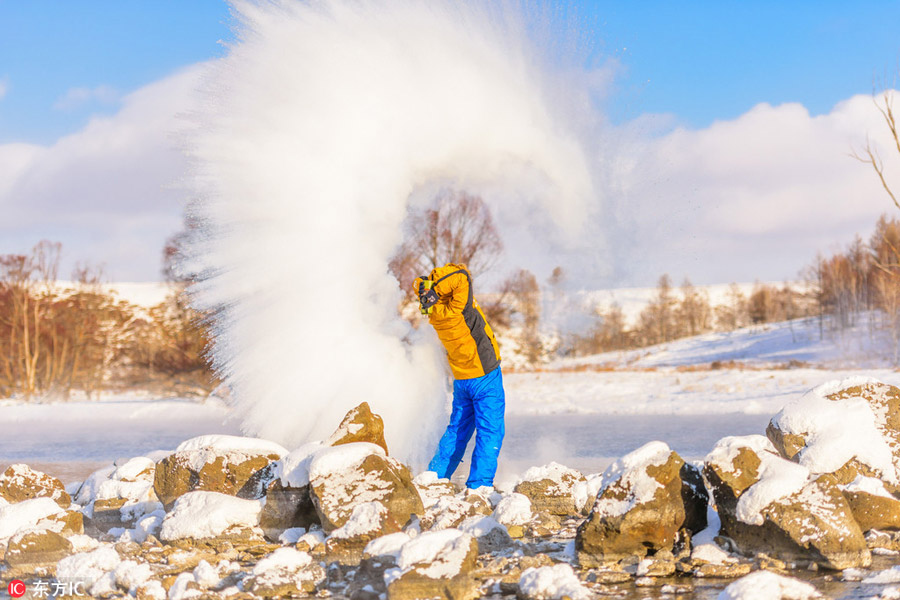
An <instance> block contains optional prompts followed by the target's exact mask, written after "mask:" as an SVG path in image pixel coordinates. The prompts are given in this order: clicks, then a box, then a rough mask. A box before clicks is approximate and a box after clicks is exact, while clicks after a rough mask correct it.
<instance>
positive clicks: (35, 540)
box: [4, 529, 74, 567]
mask: <svg viewBox="0 0 900 600" xmlns="http://www.w3.org/2000/svg"><path fill="white" fill-rule="evenodd" d="M73 552H74V550H73V548H72V543H71V542H70V541H69V540H67V539H66V538H65V537H63V536H62V535H60V534H59V533H56V532H55V531H51V530H49V529H45V530H43V531H26V532H24V533H19V534H16V535H14V536H13V537H12V538H10V540H9V543H8V544H7V547H6V555H5V556H4V560H5V561H6V564H8V565H9V566H10V567H23V566H25V565H48V564H56V563H57V562H59V561H60V560H62V559H63V558H65V557H66V556H69V555H70V554H72V553H73Z"/></svg>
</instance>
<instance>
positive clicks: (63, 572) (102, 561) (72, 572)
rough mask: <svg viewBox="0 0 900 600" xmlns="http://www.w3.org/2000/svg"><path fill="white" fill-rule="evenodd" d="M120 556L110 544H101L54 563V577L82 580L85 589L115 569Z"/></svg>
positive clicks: (64, 579) (120, 560)
mask: <svg viewBox="0 0 900 600" xmlns="http://www.w3.org/2000/svg"><path fill="white" fill-rule="evenodd" d="M121 562H122V558H121V557H120V556H119V553H118V552H116V550H115V548H113V547H112V546H111V545H106V544H104V545H102V546H100V547H98V548H96V549H94V550H91V551H90V552H79V553H78V554H73V555H72V556H68V557H66V558H64V559H62V560H60V561H59V562H58V563H57V565H56V577H57V579H59V580H60V581H80V582H84V584H85V589H91V588H92V586H93V585H94V584H95V583H96V582H98V581H100V579H101V578H102V577H103V576H104V575H106V574H107V573H110V572H113V571H115V569H116V567H118V566H119V563H121Z"/></svg>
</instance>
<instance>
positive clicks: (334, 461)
mask: <svg viewBox="0 0 900 600" xmlns="http://www.w3.org/2000/svg"><path fill="white" fill-rule="evenodd" d="M373 454H375V455H377V456H387V453H386V452H385V451H384V449H383V448H382V447H380V446H376V445H375V444H371V443H369V442H355V443H352V444H343V445H341V446H336V447H325V448H322V449H321V450H319V451H318V452H316V453H315V455H314V456H313V457H312V460H311V461H310V463H309V479H310V480H312V479H322V478H325V477H327V476H328V475H329V474H331V473H335V472H340V471H349V470H351V469H354V468H356V467H358V466H359V465H360V464H361V463H362V462H363V461H364V460H365V459H366V458H368V457H369V456H371V455H373Z"/></svg>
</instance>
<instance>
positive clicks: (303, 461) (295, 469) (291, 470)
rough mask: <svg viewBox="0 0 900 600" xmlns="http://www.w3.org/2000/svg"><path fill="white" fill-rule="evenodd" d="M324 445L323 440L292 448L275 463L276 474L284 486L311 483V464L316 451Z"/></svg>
mask: <svg viewBox="0 0 900 600" xmlns="http://www.w3.org/2000/svg"><path fill="white" fill-rule="evenodd" d="M324 447H325V446H324V445H323V443H322V442H310V443H308V444H303V445H302V446H300V447H299V448H297V449H296V450H292V451H291V452H289V453H288V454H286V455H285V456H283V457H282V458H281V460H279V461H277V462H276V463H275V470H274V476H275V477H277V478H278V479H279V480H281V485H283V486H284V487H293V488H300V487H303V486H306V485H309V464H310V463H311V462H312V459H313V456H314V455H315V453H316V452H317V451H319V450H321V449H322V448H324Z"/></svg>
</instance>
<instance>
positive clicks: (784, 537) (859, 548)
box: [705, 436, 871, 569]
mask: <svg viewBox="0 0 900 600" xmlns="http://www.w3.org/2000/svg"><path fill="white" fill-rule="evenodd" d="M705 475H706V479H707V481H709V483H710V486H711V487H712V490H713V496H714V497H715V501H716V506H717V508H718V513H719V517H720V519H721V522H722V529H721V533H722V535H723V536H727V537H728V538H730V539H731V540H733V542H734V543H735V544H736V546H737V549H738V550H739V551H740V552H742V553H744V554H747V555H751V556H752V555H753V554H755V553H758V552H762V553H765V554H768V555H772V556H775V557H777V558H779V559H782V560H786V561H790V562H806V563H809V562H812V563H816V564H818V565H821V566H823V567H826V568H831V569H844V568H848V567H859V566H865V565H868V564H869V562H870V560H871V556H870V554H869V551H868V549H867V548H866V544H865V538H864V537H863V535H862V531H861V530H860V528H859V525H858V524H857V523H856V521H855V520H854V518H853V515H852V513H851V511H850V507H849V505H848V504H847V501H846V500H845V499H844V496H843V494H842V493H841V491H840V489H839V488H838V486H837V483H836V482H835V480H834V478H833V477H832V476H830V475H820V476H818V477H814V476H812V474H811V473H810V472H809V470H807V469H806V468H805V467H803V466H801V465H798V464H796V463H794V462H791V461H788V460H786V459H784V458H782V457H781V456H779V455H778V454H777V453H776V452H775V448H774V447H773V446H772V444H771V443H770V442H769V440H767V439H766V438H764V437H762V436H744V437H729V438H724V439H722V440H719V442H718V443H717V444H716V446H715V448H713V451H712V452H711V453H710V454H709V455H708V456H707V458H706V466H705Z"/></svg>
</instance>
